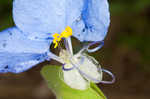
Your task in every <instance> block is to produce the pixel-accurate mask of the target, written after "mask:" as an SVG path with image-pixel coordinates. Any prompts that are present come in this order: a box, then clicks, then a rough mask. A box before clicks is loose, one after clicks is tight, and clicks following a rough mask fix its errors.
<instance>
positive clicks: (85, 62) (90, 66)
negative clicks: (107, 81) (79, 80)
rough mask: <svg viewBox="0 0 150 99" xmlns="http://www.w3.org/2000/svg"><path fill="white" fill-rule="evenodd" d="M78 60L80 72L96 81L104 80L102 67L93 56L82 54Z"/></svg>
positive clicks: (88, 78)
mask: <svg viewBox="0 0 150 99" xmlns="http://www.w3.org/2000/svg"><path fill="white" fill-rule="evenodd" d="M77 62H78V64H77V65H78V70H79V72H80V73H81V74H82V76H83V77H85V78H86V79H87V80H89V81H91V82H94V83H99V82H100V81H101V80H102V71H101V67H100V65H99V64H98V62H97V61H96V60H95V59H94V58H93V57H91V56H88V55H85V54H84V55H82V54H81V55H80V56H79V57H78V61H77Z"/></svg>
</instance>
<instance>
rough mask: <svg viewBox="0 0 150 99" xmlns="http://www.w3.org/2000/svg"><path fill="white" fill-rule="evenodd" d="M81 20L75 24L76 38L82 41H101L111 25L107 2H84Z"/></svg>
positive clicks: (94, 0) (103, 0)
mask: <svg viewBox="0 0 150 99" xmlns="http://www.w3.org/2000/svg"><path fill="white" fill-rule="evenodd" d="M84 1H85V2H84V7H83V10H82V15H81V17H80V19H79V20H78V21H76V22H74V23H73V26H72V28H73V30H74V36H75V37H77V38H78V39H79V40H81V41H101V40H103V39H104V38H105V36H106V34H107V30H108V27H109V23H110V14H109V5H108V2H107V0H84Z"/></svg>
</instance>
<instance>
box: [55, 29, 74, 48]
mask: <svg viewBox="0 0 150 99" xmlns="http://www.w3.org/2000/svg"><path fill="white" fill-rule="evenodd" d="M71 35H72V29H71V27H69V26H67V27H66V29H65V30H64V31H63V32H62V33H60V34H58V33H55V34H53V38H54V39H53V43H54V44H55V46H54V48H56V47H57V46H58V43H59V41H61V39H62V38H68V37H70V36H71Z"/></svg>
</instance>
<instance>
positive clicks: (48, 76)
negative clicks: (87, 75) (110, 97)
mask: <svg viewBox="0 0 150 99" xmlns="http://www.w3.org/2000/svg"><path fill="white" fill-rule="evenodd" d="M61 72H62V68H61V66H44V68H43V69H42V71H41V74H42V76H43V77H44V79H45V80H46V81H47V83H48V87H49V88H50V89H51V90H52V91H53V92H54V93H55V95H56V97H57V99H106V97H105V96H104V94H103V93H102V91H101V90H100V89H99V88H98V87H97V85H96V84H93V83H91V85H90V87H89V88H88V89H86V90H77V89H73V88H70V87H69V86H68V85H66V84H65V83H64V82H63V80H62V79H63V78H61V76H60V74H61Z"/></svg>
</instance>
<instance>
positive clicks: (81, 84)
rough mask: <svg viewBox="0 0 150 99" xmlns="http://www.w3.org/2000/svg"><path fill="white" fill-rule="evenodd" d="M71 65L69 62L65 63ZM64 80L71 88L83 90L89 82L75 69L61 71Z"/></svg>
mask: <svg viewBox="0 0 150 99" xmlns="http://www.w3.org/2000/svg"><path fill="white" fill-rule="evenodd" d="M66 65H71V64H66ZM63 77H64V82H65V83H66V84H67V85H69V86H70V87H71V88H75V89H79V90H85V89H87V88H88V85H89V82H88V81H87V80H85V79H84V78H83V77H82V76H81V74H80V73H79V72H78V70H77V69H72V70H69V71H65V70H64V71H63Z"/></svg>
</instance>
